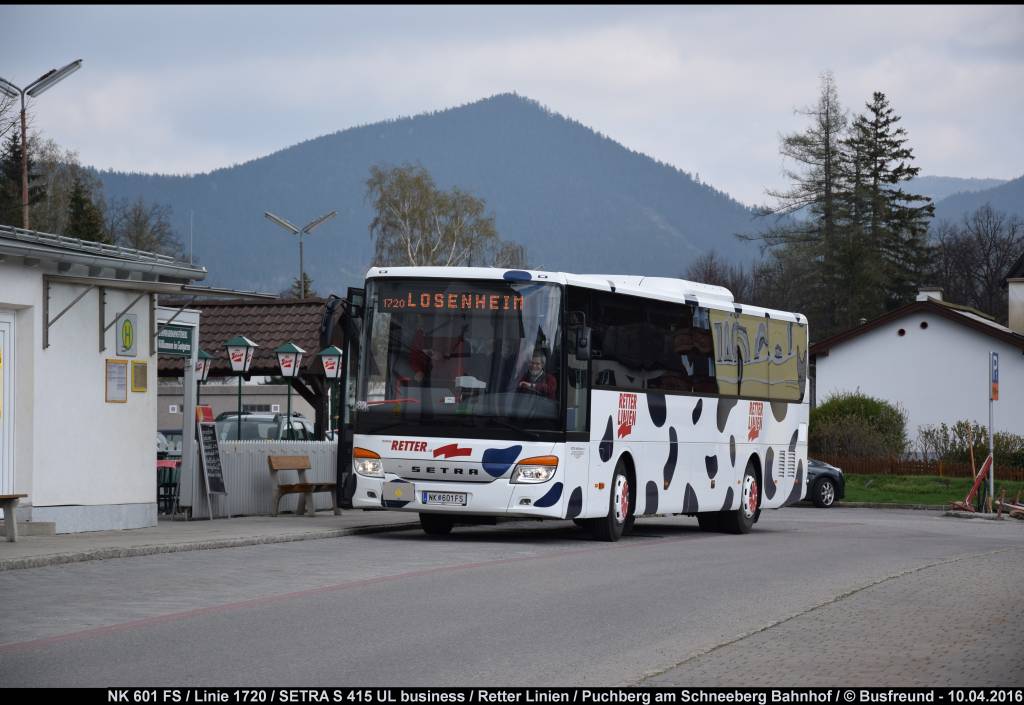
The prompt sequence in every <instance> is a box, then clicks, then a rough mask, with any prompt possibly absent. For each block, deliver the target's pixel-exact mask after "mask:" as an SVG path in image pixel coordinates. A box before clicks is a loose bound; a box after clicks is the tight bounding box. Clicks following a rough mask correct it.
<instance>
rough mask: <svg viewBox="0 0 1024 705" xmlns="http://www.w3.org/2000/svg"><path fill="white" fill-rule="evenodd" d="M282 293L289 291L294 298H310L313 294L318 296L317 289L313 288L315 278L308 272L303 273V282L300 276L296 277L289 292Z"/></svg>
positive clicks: (289, 294) (288, 293)
mask: <svg viewBox="0 0 1024 705" xmlns="http://www.w3.org/2000/svg"><path fill="white" fill-rule="evenodd" d="M303 285H304V286H303ZM282 293H287V295H288V296H290V297H291V298H293V299H308V298H309V297H311V296H316V291H315V290H314V289H313V280H312V278H310V276H309V274H308V273H307V272H303V273H302V284H300V283H299V278H298V277H295V280H294V281H292V285H291V288H289V289H288V291H287V292H282Z"/></svg>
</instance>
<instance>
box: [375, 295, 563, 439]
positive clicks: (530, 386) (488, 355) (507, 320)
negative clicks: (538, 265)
mask: <svg viewBox="0 0 1024 705" xmlns="http://www.w3.org/2000/svg"><path fill="white" fill-rule="evenodd" d="M561 296H562V292H561V288H560V287H559V286H557V285H555V284H551V283H544V282H536V281H498V280H486V279H484V280H457V281H452V280H444V279H416V280H410V279H372V280H370V281H368V282H367V287H366V315H365V320H364V328H363V330H364V333H363V341H362V345H361V360H360V369H359V387H358V391H357V398H356V420H355V422H356V428H357V432H360V433H373V432H374V431H383V430H384V429H385V428H386V429H387V430H388V431H389V432H398V433H403V432H404V433H408V434H412V435H439V434H443V433H444V432H445V429H446V428H451V429H453V431H452V432H453V433H455V432H461V433H465V429H469V428H476V429H489V430H491V431H500V430H503V431H504V433H500V436H506V435H508V431H509V429H510V428H511V429H523V430H527V429H529V430H531V431H532V430H549V431H554V430H558V429H559V428H561V424H560V419H561V417H562V415H561V413H560V408H561V406H560V400H561V389H560V386H559V385H560V384H561V382H562V378H563V375H562V373H561V369H560V365H561V343H560V328H559V320H560V315H561ZM485 435H489V434H485Z"/></svg>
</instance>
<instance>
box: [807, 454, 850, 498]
mask: <svg viewBox="0 0 1024 705" xmlns="http://www.w3.org/2000/svg"><path fill="white" fill-rule="evenodd" d="M845 496H846V478H845V477H843V471H842V470H840V469H839V468H837V467H836V466H835V465H829V464H828V463H826V462H823V461H821V460H815V459H814V458H808V459H807V496H806V497H804V499H805V500H807V501H810V502H814V504H815V506H818V507H823V508H827V507H831V506H832V505H833V504H835V503H836V500H837V499H842V498H843V497H845Z"/></svg>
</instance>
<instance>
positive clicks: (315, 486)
mask: <svg viewBox="0 0 1024 705" xmlns="http://www.w3.org/2000/svg"><path fill="white" fill-rule="evenodd" d="M267 465H268V466H269V467H270V477H271V478H272V479H273V481H274V498H273V502H274V512H273V513H274V516H277V513H278V508H279V505H280V504H281V498H282V497H283V496H285V495H286V494H298V495H301V497H299V507H298V509H297V510H296V512H295V513H296V514H305V515H306V516H311V517H312V516H316V505H315V504H314V503H313V493H314V492H330V493H331V510H332V511H333V512H334V514H335V515H338V514H340V512H339V511H338V502H337V499H336V497H335V490H336V489H337V485H338V483H336V482H310V481H309V480H308V479H307V478H306V471H307V470H309V469H310V468H311V467H312V466H311V465H310V463H309V456H306V455H271V456H268V457H267ZM283 470H294V471H295V472H296V473H297V474H298V476H299V481H298V482H297V483H292V484H281V477H280V475H278V473H280V472H281V471H283Z"/></svg>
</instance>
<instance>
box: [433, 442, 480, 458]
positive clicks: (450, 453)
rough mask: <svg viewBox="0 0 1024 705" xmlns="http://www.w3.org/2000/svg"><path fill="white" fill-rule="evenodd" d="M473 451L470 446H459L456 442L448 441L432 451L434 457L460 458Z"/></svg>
mask: <svg viewBox="0 0 1024 705" xmlns="http://www.w3.org/2000/svg"><path fill="white" fill-rule="evenodd" d="M472 453H473V449H472V448H459V444H458V443H449V444H448V445H446V446H441V447H440V448H437V449H436V450H435V451H434V457H435V458H461V457H467V456H469V455H471V454H472Z"/></svg>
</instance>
